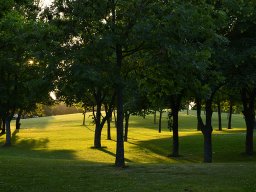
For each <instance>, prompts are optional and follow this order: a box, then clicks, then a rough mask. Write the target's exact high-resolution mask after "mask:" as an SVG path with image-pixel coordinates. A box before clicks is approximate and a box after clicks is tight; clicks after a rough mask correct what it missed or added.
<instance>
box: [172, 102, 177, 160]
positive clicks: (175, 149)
mask: <svg viewBox="0 0 256 192" xmlns="http://www.w3.org/2000/svg"><path fill="white" fill-rule="evenodd" d="M172 115H173V126H172V130H173V148H172V155H171V156H173V157H178V156H179V130H178V128H179V124H178V120H179V118H178V115H179V108H177V107H175V108H172Z"/></svg>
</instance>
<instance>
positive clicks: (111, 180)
mask: <svg viewBox="0 0 256 192" xmlns="http://www.w3.org/2000/svg"><path fill="white" fill-rule="evenodd" d="M21 123H22V125H21V127H22V128H21V129H20V131H19V132H17V131H13V146H12V147H10V148H5V147H1V148H0V191H39V192H40V191H52V192H55V191H74V192H75V191H120V192H121V191H191V192H192V191H193V192H194V191H256V179H255V178H256V164H255V161H256V156H252V157H247V156H245V155H244V154H243V153H242V152H243V151H244V148H245V146H244V143H245V128H244V127H245V125H244V119H243V117H242V116H241V115H234V117H233V127H234V128H233V129H232V130H227V129H226V128H225V127H226V125H227V118H226V115H223V128H224V130H223V131H221V132H220V131H216V129H217V126H216V125H217V121H216V114H214V129H215V130H214V132H213V151H214V153H213V161H214V163H212V164H204V163H202V159H203V152H202V151H203V137H202V134H201V132H198V131H196V117H195V115H194V112H191V114H190V115H186V114H185V113H183V112H181V113H180V122H179V123H180V154H181V157H179V158H169V157H167V155H169V154H170V153H171V146H172V145H171V142H172V140H171V135H172V133H171V132H170V131H169V130H167V129H166V124H167V117H166V114H164V117H163V131H162V133H158V130H157V125H154V123H153V115H149V116H147V117H146V119H143V118H142V117H136V116H133V117H131V120H130V130H129V135H128V142H127V143H125V157H126V160H127V161H126V162H127V165H128V168H126V169H116V168H114V167H113V164H114V161H115V145H116V142H115V138H116V137H115V128H112V140H106V129H104V130H103V132H102V145H103V146H105V147H104V148H103V149H101V150H97V149H92V148H91V147H92V146H93V137H94V131H93V130H94V125H92V124H91V120H89V119H88V118H87V122H86V124H87V125H86V126H81V123H82V115H81V114H72V115H62V116H53V117H43V118H34V119H26V120H22V122H21ZM12 127H14V126H12ZM112 127H114V126H113V124H112ZM4 137H5V135H2V136H0V145H3V144H4ZM255 146H256V145H255Z"/></svg>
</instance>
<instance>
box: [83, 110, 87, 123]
mask: <svg viewBox="0 0 256 192" xmlns="http://www.w3.org/2000/svg"><path fill="white" fill-rule="evenodd" d="M85 115H86V112H83V125H85Z"/></svg>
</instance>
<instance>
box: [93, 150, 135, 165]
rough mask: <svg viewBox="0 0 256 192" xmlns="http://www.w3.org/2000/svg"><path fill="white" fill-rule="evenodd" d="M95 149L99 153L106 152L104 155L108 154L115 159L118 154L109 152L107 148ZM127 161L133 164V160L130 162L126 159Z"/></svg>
mask: <svg viewBox="0 0 256 192" xmlns="http://www.w3.org/2000/svg"><path fill="white" fill-rule="evenodd" d="M95 149H97V150H99V151H101V152H104V153H106V154H108V155H111V156H113V157H116V154H115V153H113V152H111V151H109V150H107V148H106V147H101V148H95ZM125 161H126V162H129V163H131V162H132V161H131V160H129V159H127V158H125Z"/></svg>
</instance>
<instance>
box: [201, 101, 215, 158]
mask: <svg viewBox="0 0 256 192" xmlns="http://www.w3.org/2000/svg"><path fill="white" fill-rule="evenodd" d="M205 112H206V123H205V125H203V123H202V119H201V120H200V124H201V125H202V133H203V135H204V162H206V163H211V162H212V100H211V99H208V100H206V104H205Z"/></svg>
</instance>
